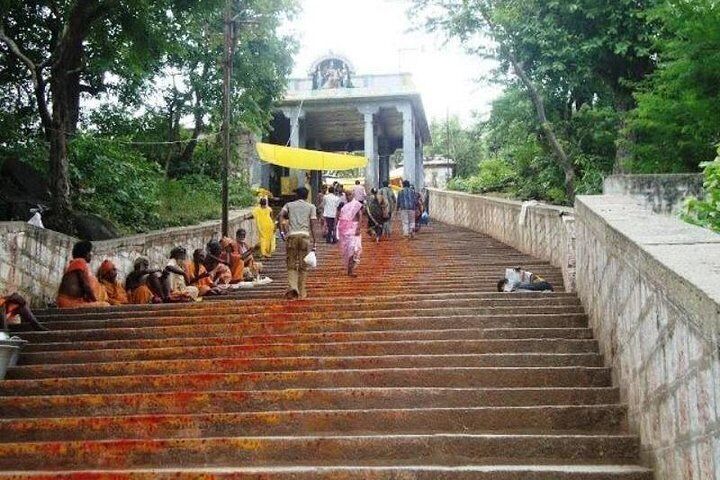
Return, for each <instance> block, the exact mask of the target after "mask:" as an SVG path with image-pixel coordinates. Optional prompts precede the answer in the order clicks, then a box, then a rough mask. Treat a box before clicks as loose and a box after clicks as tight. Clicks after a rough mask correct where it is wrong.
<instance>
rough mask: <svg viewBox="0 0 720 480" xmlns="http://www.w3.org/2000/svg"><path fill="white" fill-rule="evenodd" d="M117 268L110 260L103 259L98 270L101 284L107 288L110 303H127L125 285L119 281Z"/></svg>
mask: <svg viewBox="0 0 720 480" xmlns="http://www.w3.org/2000/svg"><path fill="white" fill-rule="evenodd" d="M117 273H118V272H117V268H116V267H115V264H114V263H113V262H111V261H110V260H103V262H102V263H101V264H100V268H99V269H98V272H97V278H98V280H99V281H100V285H102V287H103V288H104V289H105V293H106V294H107V302H108V303H109V304H110V305H126V304H127V303H128V297H127V292H125V287H124V286H123V285H122V284H121V283H120V282H118V281H117Z"/></svg>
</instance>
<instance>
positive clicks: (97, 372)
mask: <svg viewBox="0 0 720 480" xmlns="http://www.w3.org/2000/svg"><path fill="white" fill-rule="evenodd" d="M567 366H578V367H579V366H585V367H602V366H603V361H602V357H601V356H600V355H599V354H595V353H573V354H560V353H551V354H548V353H540V354H528V353H522V354H484V355H386V356H376V357H277V358H263V357H258V358H212V359H192V358H188V359H179V360H152V361H146V362H123V363H118V362H106V363H85V364H67V363H61V364H44V365H27V366H20V367H15V368H11V369H9V370H8V372H7V374H6V376H5V378H6V379H37V378H61V377H88V376H116V375H159V374H162V373H167V374H178V373H185V372H188V371H194V372H207V373H239V372H255V371H257V372H262V371H264V372H268V371H290V370H323V369H330V370H340V369H348V370H352V369H366V368H373V369H380V368H432V367H567Z"/></svg>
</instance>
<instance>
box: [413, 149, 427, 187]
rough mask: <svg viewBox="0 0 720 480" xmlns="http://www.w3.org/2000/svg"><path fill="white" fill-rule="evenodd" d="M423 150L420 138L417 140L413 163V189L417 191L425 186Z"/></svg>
mask: <svg viewBox="0 0 720 480" xmlns="http://www.w3.org/2000/svg"><path fill="white" fill-rule="evenodd" d="M424 157H425V149H424V148H423V142H422V138H419V139H418V146H417V155H416V157H415V158H416V161H415V188H416V189H417V191H420V190H422V188H423V187H424V186H425V163H424V160H425V158H424Z"/></svg>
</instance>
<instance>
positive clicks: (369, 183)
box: [358, 105, 380, 190]
mask: <svg viewBox="0 0 720 480" xmlns="http://www.w3.org/2000/svg"><path fill="white" fill-rule="evenodd" d="M358 111H359V112H360V113H361V114H362V115H363V116H364V118H365V142H364V147H363V150H364V151H365V158H366V159H367V162H368V163H367V166H366V167H365V188H366V189H367V190H370V189H371V188H377V186H378V165H377V155H376V152H377V143H376V141H375V139H376V135H375V114H376V113H378V112H379V111H380V109H379V107H376V106H373V105H363V106H361V107H358Z"/></svg>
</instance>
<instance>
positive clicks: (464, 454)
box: [0, 434, 639, 470]
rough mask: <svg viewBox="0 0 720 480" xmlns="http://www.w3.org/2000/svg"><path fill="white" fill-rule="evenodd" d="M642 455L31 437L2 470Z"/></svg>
mask: <svg viewBox="0 0 720 480" xmlns="http://www.w3.org/2000/svg"><path fill="white" fill-rule="evenodd" d="M638 454H639V442H638V439H637V438H636V437H634V436H631V435H623V434H616V435H609V434H605V435H603V434H598V435H563V434H558V435H502V434H430V435H352V436H345V435H324V436H290V437H266V436H263V437H242V438H202V439H200V438H187V439H154V440H105V441H78V442H28V443H4V444H0V469H3V470H32V469H40V470H42V469H46V468H47V467H48V459H52V467H53V469H58V470H62V469H66V470H67V469H77V467H78V465H83V466H84V467H85V468H87V469H97V468H100V469H108V468H110V469H128V468H153V467H167V466H168V465H173V466H174V467H176V468H177V467H206V468H207V467H208V466H213V467H231V466H237V465H238V464H240V465H244V466H246V467H250V466H266V465H271V466H280V465H293V464H302V463H313V464H322V465H328V466H329V465H347V464H348V463H351V464H353V463H361V462H367V463H371V464H375V465H382V464H387V463H394V464H402V465H408V466H412V465H414V466H422V465H428V464H430V465H446V466H460V465H462V466H467V465H498V464H500V465H507V464H545V465H548V464H550V465H553V464H576V465H597V464H613V463H614V464H623V465H624V464H628V463H631V462H633V461H635V460H636V459H637V458H638Z"/></svg>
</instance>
